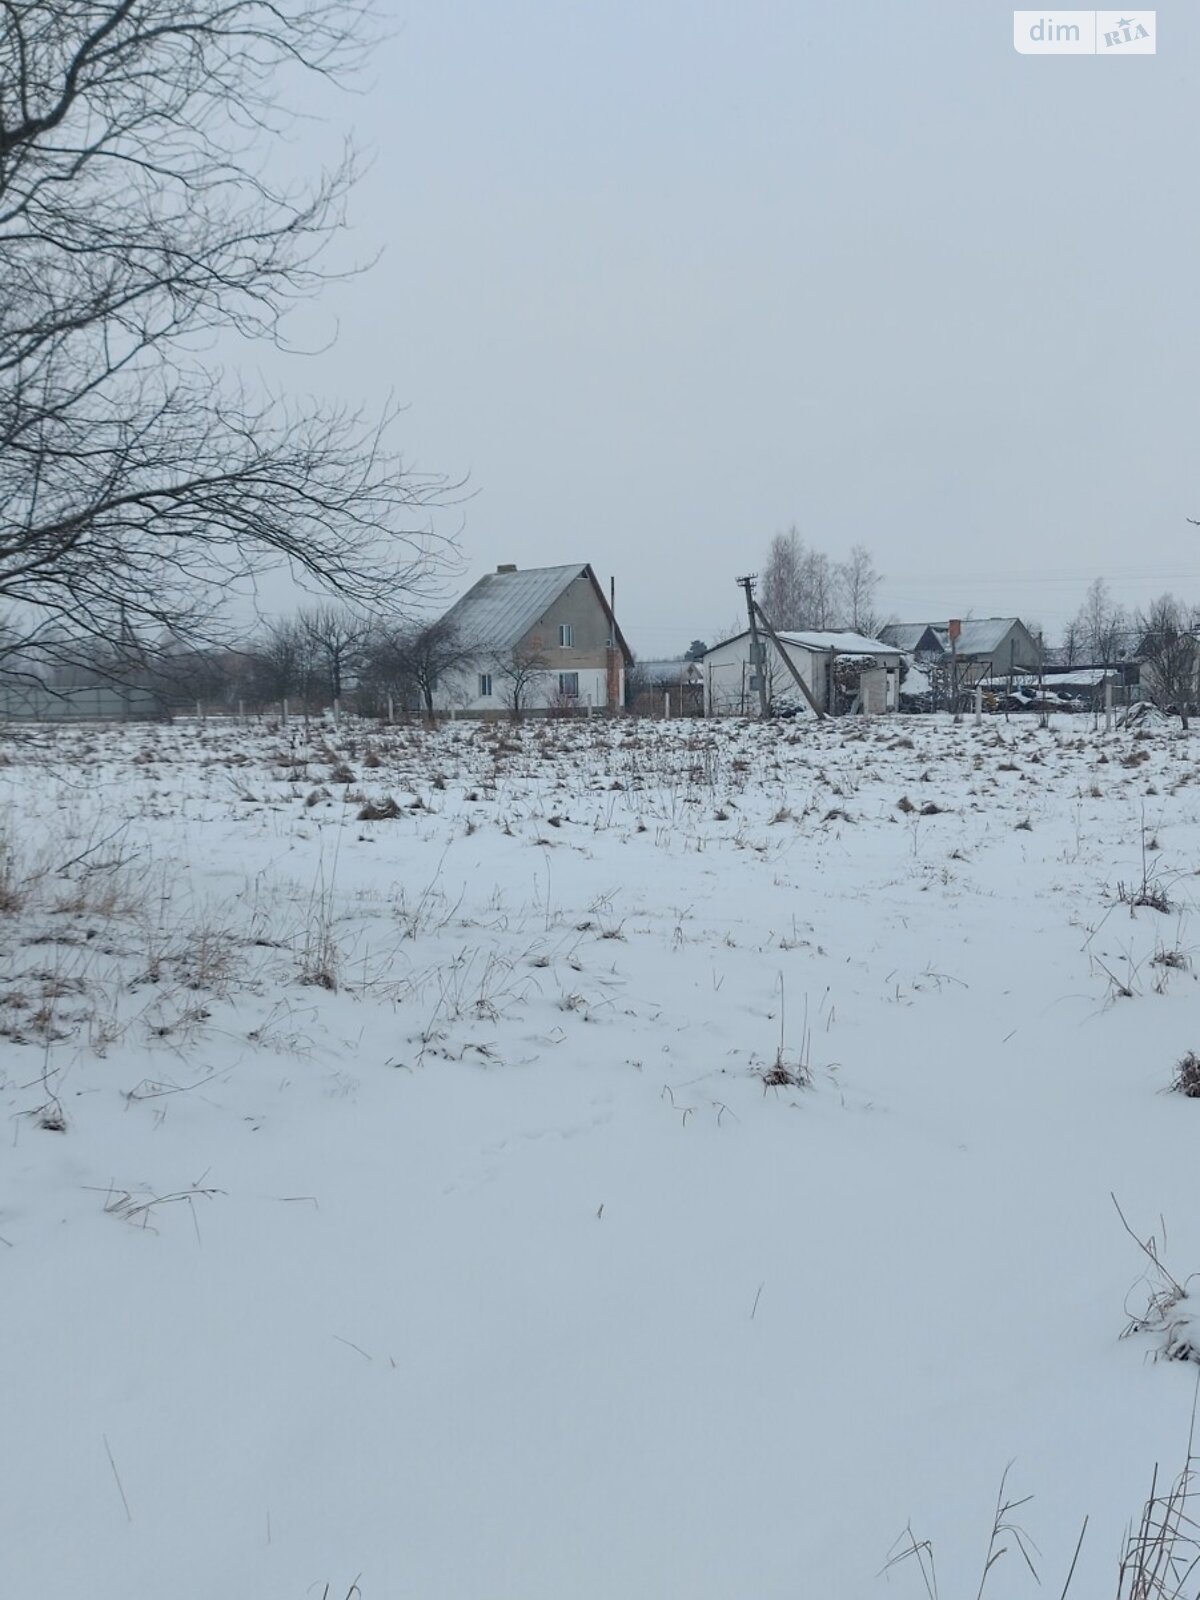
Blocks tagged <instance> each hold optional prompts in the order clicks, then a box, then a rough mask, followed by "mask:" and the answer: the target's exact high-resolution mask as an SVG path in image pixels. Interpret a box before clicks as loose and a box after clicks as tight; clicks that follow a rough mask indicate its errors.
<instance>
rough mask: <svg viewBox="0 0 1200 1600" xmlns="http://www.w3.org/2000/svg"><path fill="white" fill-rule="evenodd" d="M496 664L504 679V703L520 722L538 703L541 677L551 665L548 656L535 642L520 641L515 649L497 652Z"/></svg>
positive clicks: (502, 698) (498, 672)
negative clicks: (533, 644) (537, 697)
mask: <svg viewBox="0 0 1200 1600" xmlns="http://www.w3.org/2000/svg"><path fill="white" fill-rule="evenodd" d="M492 665H493V669H494V672H495V675H496V676H497V677H498V678H499V679H500V703H501V704H502V705H503V706H505V707H506V708H507V710H508V713H509V715H510V716H511V717H512V719H513V721H514V722H520V720H521V718H522V716H523V715H524V714H525V712H526V711H528V710H529V708H530V707H531V706H532V705H533V704H534V703H535V699H536V696H537V691H538V689H539V687H540V684H539V682H538V679H539V678H540V676H541V674H542V673H543V672H545V671H546V668H547V665H548V663H547V661H546V657H545V656H544V655H543V654H542V652H541V651H540V650H536V649H534V648H533V646H532V645H528V644H516V645H514V646H513V647H512V649H511V650H503V651H500V652H499V653H498V654H496V655H495V656H494V657H493V658H492Z"/></svg>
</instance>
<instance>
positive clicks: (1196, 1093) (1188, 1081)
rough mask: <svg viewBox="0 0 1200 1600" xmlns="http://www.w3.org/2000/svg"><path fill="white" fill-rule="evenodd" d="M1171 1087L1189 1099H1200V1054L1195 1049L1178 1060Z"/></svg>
mask: <svg viewBox="0 0 1200 1600" xmlns="http://www.w3.org/2000/svg"><path fill="white" fill-rule="evenodd" d="M1171 1088H1172V1089H1173V1090H1174V1091H1175V1093H1176V1094H1181V1095H1184V1096H1185V1097H1186V1098H1187V1099H1188V1100H1200V1056H1198V1055H1197V1054H1196V1052H1195V1051H1194V1050H1189V1051H1188V1053H1187V1054H1186V1055H1185V1056H1182V1057H1181V1058H1180V1059H1179V1061H1177V1062H1176V1064H1175V1076H1174V1077H1173V1078H1172V1080H1171Z"/></svg>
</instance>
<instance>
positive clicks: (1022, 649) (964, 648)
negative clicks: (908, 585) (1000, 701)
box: [879, 617, 1038, 683]
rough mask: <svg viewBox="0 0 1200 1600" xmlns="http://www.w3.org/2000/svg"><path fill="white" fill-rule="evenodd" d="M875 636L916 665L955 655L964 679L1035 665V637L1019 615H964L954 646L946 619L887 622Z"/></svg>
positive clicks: (1029, 668) (999, 674)
mask: <svg viewBox="0 0 1200 1600" xmlns="http://www.w3.org/2000/svg"><path fill="white" fill-rule="evenodd" d="M879 637H880V638H881V639H883V640H885V641H886V642H887V643H888V644H891V645H894V646H895V647H896V648H897V649H899V650H902V651H903V652H904V654H905V655H907V656H912V657H913V658H914V659H915V660H916V661H917V662H918V663H919V664H920V665H926V664H937V663H939V662H943V661H944V662H947V663H949V661H950V660H951V658H952V657H953V656H957V658H958V662H959V665H960V668H961V674H962V676H961V681H962V682H964V683H977V682H978V681H979V680H980V679H981V678H995V677H1003V676H1005V675H1007V674H1009V673H1019V672H1036V671H1037V668H1038V644H1037V640H1036V639H1035V638H1034V637H1033V635H1032V634H1031V633H1030V632H1029V629H1028V628H1027V627H1026V626H1025V624H1024V623H1023V622H1022V621H1021V619H1020V617H964V618H963V619H962V623H961V632H960V633H959V636H958V641H957V646H956V647H952V645H951V641H950V624H949V622H890V623H888V625H887V626H886V627H884V628H881V629H880V630H879Z"/></svg>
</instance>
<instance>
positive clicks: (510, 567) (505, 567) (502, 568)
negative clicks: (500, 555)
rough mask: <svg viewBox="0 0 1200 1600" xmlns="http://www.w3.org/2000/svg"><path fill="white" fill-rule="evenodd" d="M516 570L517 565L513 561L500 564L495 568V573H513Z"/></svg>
mask: <svg viewBox="0 0 1200 1600" xmlns="http://www.w3.org/2000/svg"><path fill="white" fill-rule="evenodd" d="M516 570H517V564H516V562H515V561H505V562H501V564H500V565H499V566H498V567H497V568H496V571H497V572H515V571H516Z"/></svg>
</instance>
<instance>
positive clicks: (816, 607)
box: [796, 550, 838, 629]
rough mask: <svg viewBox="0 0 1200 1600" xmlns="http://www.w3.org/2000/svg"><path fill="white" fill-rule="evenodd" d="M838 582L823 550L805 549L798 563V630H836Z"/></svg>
mask: <svg viewBox="0 0 1200 1600" xmlns="http://www.w3.org/2000/svg"><path fill="white" fill-rule="evenodd" d="M837 591H838V583H837V574H836V573H835V571H834V567H833V563H832V561H830V559H829V557H828V556H827V555H826V554H825V552H824V551H823V550H809V551H807V552H806V553H805V556H804V560H803V561H802V562H801V563H800V621H799V622H798V623H797V624H796V626H797V627H799V628H818V629H821V628H836V627H837V624H838V592H837Z"/></svg>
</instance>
